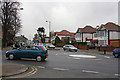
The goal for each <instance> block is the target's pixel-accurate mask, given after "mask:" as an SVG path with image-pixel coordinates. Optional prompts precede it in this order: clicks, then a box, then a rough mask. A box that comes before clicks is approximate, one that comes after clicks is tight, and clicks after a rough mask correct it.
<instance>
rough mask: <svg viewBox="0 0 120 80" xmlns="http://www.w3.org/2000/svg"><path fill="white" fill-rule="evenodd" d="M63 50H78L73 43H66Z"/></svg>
mask: <svg viewBox="0 0 120 80" xmlns="http://www.w3.org/2000/svg"><path fill="white" fill-rule="evenodd" d="M63 50H64V51H66V50H67V51H75V52H77V48H76V47H74V46H73V45H65V46H63Z"/></svg>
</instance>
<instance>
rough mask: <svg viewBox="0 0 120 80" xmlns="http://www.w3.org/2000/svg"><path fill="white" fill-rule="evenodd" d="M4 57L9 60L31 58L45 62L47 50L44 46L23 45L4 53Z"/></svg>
mask: <svg viewBox="0 0 120 80" xmlns="http://www.w3.org/2000/svg"><path fill="white" fill-rule="evenodd" d="M6 57H7V58H8V59H10V60H12V59H20V58H31V59H36V61H38V62H39V61H42V60H45V59H46V58H47V57H48V53H47V49H46V48H45V47H44V46H37V45H25V46H22V47H20V48H17V49H13V50H9V51H7V52H6Z"/></svg>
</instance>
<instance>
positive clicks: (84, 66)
mask: <svg viewBox="0 0 120 80" xmlns="http://www.w3.org/2000/svg"><path fill="white" fill-rule="evenodd" d="M48 53H49V56H48V59H47V60H46V61H43V62H36V61H35V60H33V59H32V60H31V59H21V60H7V59H6V58H5V51H3V53H2V54H3V55H2V62H3V63H14V64H23V65H29V66H33V67H34V68H35V69H34V70H35V71H34V73H32V74H31V75H28V76H24V77H25V78H117V77H118V58H114V57H113V56H106V55H99V54H95V53H86V52H81V51H78V52H68V51H63V49H61V50H49V51H48ZM28 72H30V70H29V71H28ZM26 73H27V72H26ZM26 73H24V74H21V75H25V74H26ZM21 75H18V76H21Z"/></svg>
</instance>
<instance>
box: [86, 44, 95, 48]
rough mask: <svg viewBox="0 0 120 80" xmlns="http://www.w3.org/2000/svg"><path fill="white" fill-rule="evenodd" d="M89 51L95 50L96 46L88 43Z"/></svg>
mask: <svg viewBox="0 0 120 80" xmlns="http://www.w3.org/2000/svg"><path fill="white" fill-rule="evenodd" d="M87 49H95V44H93V43H87Z"/></svg>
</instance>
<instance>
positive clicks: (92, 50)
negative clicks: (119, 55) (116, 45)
mask: <svg viewBox="0 0 120 80" xmlns="http://www.w3.org/2000/svg"><path fill="white" fill-rule="evenodd" d="M79 50H80V51H82V52H89V53H94V54H100V55H108V56H113V55H112V53H113V52H107V51H106V54H104V52H103V51H98V50H97V49H89V50H81V49H79Z"/></svg>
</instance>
